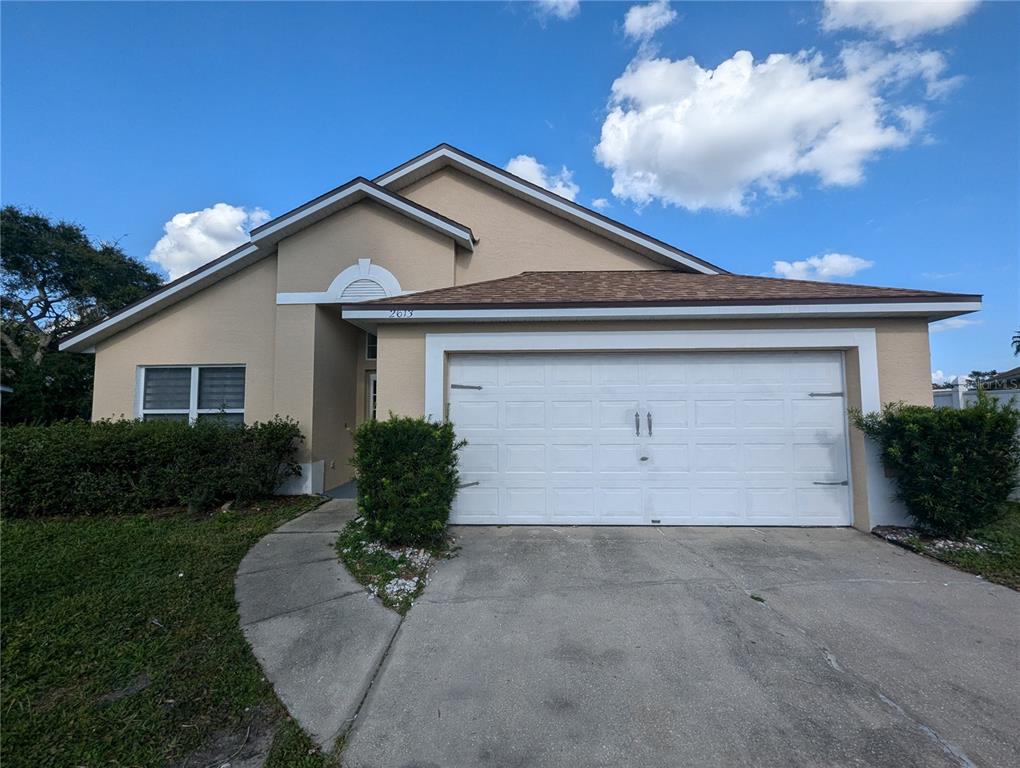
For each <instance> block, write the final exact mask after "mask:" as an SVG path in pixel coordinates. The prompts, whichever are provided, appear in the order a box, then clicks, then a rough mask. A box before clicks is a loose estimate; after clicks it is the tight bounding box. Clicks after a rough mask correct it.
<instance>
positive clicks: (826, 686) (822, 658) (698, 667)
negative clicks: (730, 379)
mask: <svg viewBox="0 0 1020 768" xmlns="http://www.w3.org/2000/svg"><path fill="white" fill-rule="evenodd" d="M455 530H456V534H457V535H458V537H459V538H460V543H461V545H462V551H461V552H460V554H459V555H458V556H457V557H455V558H453V559H452V560H450V561H447V562H444V563H442V564H441V565H440V566H439V567H438V569H437V570H436V572H435V574H434V578H433V581H432V583H431V584H430V586H429V587H428V589H427V590H426V592H425V594H424V596H423V597H422V599H421V600H419V602H418V603H417V604H416V605H415V607H414V608H413V609H412V610H411V611H410V613H409V614H408V616H407V617H406V619H405V620H404V622H403V624H402V625H401V627H400V628H399V630H398V631H397V635H396V637H395V639H394V641H393V643H392V646H391V647H390V649H389V653H388V655H387V656H386V658H385V660H384V661H383V663H382V665H381V666H380V668H379V670H378V672H377V674H376V677H375V680H374V683H373V685H372V687H371V689H370V690H369V693H368V696H367V698H366V700H365V702H364V705H363V706H362V708H361V711H360V712H359V714H358V717H357V721H356V724H355V727H354V729H353V730H352V732H351V733H350V735H349V737H348V740H347V746H346V749H345V751H344V755H343V764H344V766H345V768H369V767H370V766H377V767H378V768H383V767H384V766H385V767H386V768H395V767H397V766H404V767H406V768H410V767H411V766H415V767H417V768H424V767H425V766H442V767H443V768H454V767H455V766H484V765H493V766H613V767H614V768H616V767H618V766H661V767H662V768H665V767H666V766H669V767H670V768H674V767H675V766H686V765H689V766H751V765H753V766H769V765H774V766H791V765H804V766H890V767H891V766H896V767H897V768H902V767H904V766H971V765H979V766H983V765H988V766H1007V765H1018V764H1020V737H1018V732H1017V729H1016V716H1017V713H1018V712H1020V685H1018V680H1017V671H1016V670H1017V662H1018V659H1020V650H1018V643H1017V634H1018V633H1017V628H1018V616H1020V595H1018V594H1017V593H1015V592H1013V591H1011V590H1009V589H1007V588H1005V587H1000V586H996V585H992V584H987V583H985V582H983V581H982V580H980V579H978V578H976V577H975V576H972V575H969V574H965V573H961V572H958V571H955V570H952V569H950V568H948V567H946V566H943V565H941V564H939V563H935V562H933V561H930V560H926V559H924V558H921V557H919V556H916V555H913V554H911V553H908V552H905V551H903V550H900V549H897V548H895V547H893V546H891V545H889V544H886V543H884V542H882V541H879V540H878V539H876V538H874V537H872V536H869V535H866V534H862V533H859V532H857V531H854V530H850V529H840V528H834V529H789V528H786V529H782V528H779V529H732V528H728V529H727V528H714V529H711V528H553V527H517V528H508V527H507V528H491V527H476V528H459V529H455Z"/></svg>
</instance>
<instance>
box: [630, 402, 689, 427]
mask: <svg viewBox="0 0 1020 768" xmlns="http://www.w3.org/2000/svg"><path fill="white" fill-rule="evenodd" d="M645 404H646V406H647V407H646V409H645V410H646V411H648V412H650V413H651V414H652V419H653V423H652V430H653V433H654V432H658V431H660V430H664V429H667V430H668V429H682V428H685V427H687V426H688V424H687V401H686V400H647V401H646V403H645ZM645 422H646V423H644V424H642V425H641V429H642V430H647V418H646V419H645Z"/></svg>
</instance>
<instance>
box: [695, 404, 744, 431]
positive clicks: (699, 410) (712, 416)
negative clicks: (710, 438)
mask: <svg viewBox="0 0 1020 768" xmlns="http://www.w3.org/2000/svg"><path fill="white" fill-rule="evenodd" d="M736 423H737V401H736V400H695V401H694V425H695V426H697V427H699V428H701V429H706V428H707V429H712V428H716V427H732V426H734V425H735V424H736Z"/></svg>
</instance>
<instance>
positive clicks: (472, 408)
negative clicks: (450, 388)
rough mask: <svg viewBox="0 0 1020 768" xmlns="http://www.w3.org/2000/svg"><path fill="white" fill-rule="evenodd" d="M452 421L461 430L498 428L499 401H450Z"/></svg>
mask: <svg viewBox="0 0 1020 768" xmlns="http://www.w3.org/2000/svg"><path fill="white" fill-rule="evenodd" d="M450 421H452V422H453V423H454V424H456V425H457V427H458V428H459V429H460V430H461V431H465V430H470V429H498V428H499V403H498V402H494V401H489V402H485V401H482V402H458V403H450Z"/></svg>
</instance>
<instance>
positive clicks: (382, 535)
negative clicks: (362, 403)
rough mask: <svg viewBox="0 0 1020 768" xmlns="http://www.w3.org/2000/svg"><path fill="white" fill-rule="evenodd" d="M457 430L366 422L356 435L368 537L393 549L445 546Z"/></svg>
mask: <svg viewBox="0 0 1020 768" xmlns="http://www.w3.org/2000/svg"><path fill="white" fill-rule="evenodd" d="M463 445H464V443H463V442H459V443H458V442H457V440H456V437H455V436H454V433H453V426H452V425H450V424H449V423H441V424H437V423H434V422H430V421H426V420H425V419H422V418H408V417H394V416H392V415H391V416H390V419H389V420H388V421H375V420H372V421H366V422H364V423H363V424H362V425H361V426H360V427H358V428H357V430H355V432H354V458H353V459H352V460H351V464H353V465H354V469H355V472H356V473H357V478H358V510H359V511H360V512H361V514H362V515H363V516H364V518H365V520H366V522H367V528H368V532H369V533H370V534H371V535H373V536H375V537H376V538H378V539H381V540H382V541H384V542H386V543H387V544H393V545H405V546H418V547H428V546H434V545H437V544H439V543H440V542H442V540H443V538H444V533H445V530H446V521H447V520H448V519H449V517H450V505H451V504H453V497H454V496H455V495H456V493H457V485H458V474H457V450H458V449H459V448H460V447H461V446H463Z"/></svg>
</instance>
